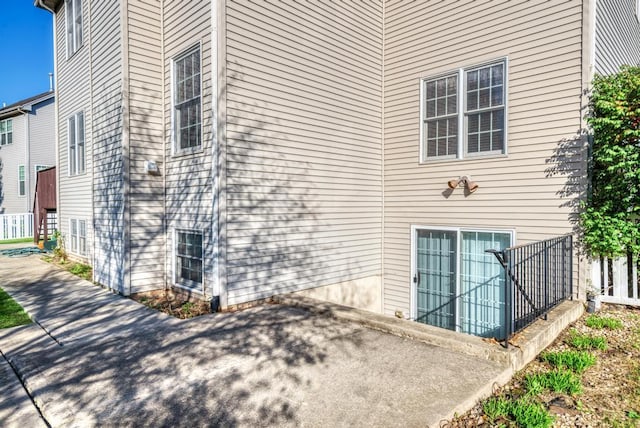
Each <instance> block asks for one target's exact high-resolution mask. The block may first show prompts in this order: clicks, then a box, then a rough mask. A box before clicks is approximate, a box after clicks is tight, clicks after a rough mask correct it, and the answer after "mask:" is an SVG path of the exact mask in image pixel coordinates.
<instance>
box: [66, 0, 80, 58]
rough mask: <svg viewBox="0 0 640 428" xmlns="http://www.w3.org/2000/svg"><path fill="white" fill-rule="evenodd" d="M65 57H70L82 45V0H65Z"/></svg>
mask: <svg viewBox="0 0 640 428" xmlns="http://www.w3.org/2000/svg"><path fill="white" fill-rule="evenodd" d="M65 14H66V17H67V57H71V56H72V55H73V54H74V53H75V52H76V51H77V50H78V49H80V46H82V0H66V1H65Z"/></svg>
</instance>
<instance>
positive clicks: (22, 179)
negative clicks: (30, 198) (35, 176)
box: [18, 165, 27, 197]
mask: <svg viewBox="0 0 640 428" xmlns="http://www.w3.org/2000/svg"><path fill="white" fill-rule="evenodd" d="M18 196H20V197H25V196H27V169H26V167H25V166H24V165H18Z"/></svg>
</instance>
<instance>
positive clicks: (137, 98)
mask: <svg viewBox="0 0 640 428" xmlns="http://www.w3.org/2000/svg"><path fill="white" fill-rule="evenodd" d="M161 5H162V2H161V1H159V0H130V1H128V2H127V15H126V18H125V19H126V28H127V31H126V33H125V34H126V37H127V38H128V40H127V43H126V44H125V46H126V49H127V55H126V56H127V64H126V66H125V67H126V73H127V79H126V82H125V83H124V84H125V87H126V91H127V94H128V96H127V100H128V113H127V119H128V126H127V136H128V159H129V163H128V180H127V182H128V186H129V189H128V193H127V195H128V196H127V197H128V203H129V207H128V216H129V217H128V221H127V223H128V224H127V228H128V233H129V238H128V240H129V241H130V244H129V251H128V256H127V257H128V258H129V260H130V261H129V263H130V276H129V277H128V283H129V284H130V290H129V291H130V292H132V293H136V292H141V291H148V290H155V289H161V288H164V286H165V228H164V197H165V194H164V174H163V173H161V174H158V175H151V174H148V173H147V172H145V162H146V161H154V162H156V164H157V165H158V167H159V169H160V171H163V168H164V148H165V139H164V129H163V126H164V119H163V114H164V113H163V106H164V100H163V95H162V93H163V92H162V91H163V80H162V78H163V71H162V67H163V64H162V40H163V38H162V31H161V24H162V7H161Z"/></svg>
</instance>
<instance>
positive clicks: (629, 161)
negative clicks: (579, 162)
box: [580, 66, 640, 257]
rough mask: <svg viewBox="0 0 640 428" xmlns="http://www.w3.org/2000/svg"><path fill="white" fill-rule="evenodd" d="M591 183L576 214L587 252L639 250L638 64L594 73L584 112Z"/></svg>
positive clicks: (635, 251) (639, 103) (639, 117)
mask: <svg viewBox="0 0 640 428" xmlns="http://www.w3.org/2000/svg"><path fill="white" fill-rule="evenodd" d="M587 123H588V124H589V126H590V128H591V130H592V132H593V144H592V150H591V158H590V165H589V166H590V173H591V189H590V193H589V197H588V198H587V201H586V203H585V206H584V212H583V213H582V214H581V216H580V223H581V226H582V231H583V242H584V244H585V246H586V247H587V248H588V249H589V251H590V252H591V254H594V255H603V256H610V257H613V256H622V255H625V254H627V253H628V252H630V253H633V254H638V253H640V227H638V219H639V218H640V67H629V66H624V67H622V68H621V70H620V71H619V72H618V73H617V74H613V75H609V76H596V78H595V79H594V81H593V90H592V94H591V99H590V112H589V116H588V118H587Z"/></svg>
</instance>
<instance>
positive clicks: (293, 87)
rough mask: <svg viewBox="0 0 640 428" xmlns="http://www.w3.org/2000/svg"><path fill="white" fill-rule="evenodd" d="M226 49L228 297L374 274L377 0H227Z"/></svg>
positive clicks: (378, 206)
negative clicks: (273, 1)
mask: <svg viewBox="0 0 640 428" xmlns="http://www.w3.org/2000/svg"><path fill="white" fill-rule="evenodd" d="M226 49H227V51H226V63H225V64H223V65H224V66H225V67H226V73H227V80H226V85H225V89H226V94H227V98H226V118H227V122H226V130H227V132H226V164H225V167H226V192H227V193H226V195H227V196H226V236H223V237H222V238H221V239H222V241H223V242H225V243H226V251H227V253H226V259H227V266H226V274H227V276H226V280H227V292H228V304H235V303H240V302H244V301H250V300H255V299H259V298H263V297H267V296H271V295H274V294H278V293H284V292H289V291H296V290H303V289H308V288H313V287H319V286H323V285H329V284H336V283H340V282H345V281H349V280H355V279H362V278H368V277H374V276H379V275H380V274H381V234H380V232H381V226H382V225H381V210H382V193H381V190H382V176H381V168H382V163H381V162H382V152H381V141H382V130H381V125H382V116H381V115H382V105H381V103H382V100H381V85H382V81H381V76H382V4H381V2H374V1H369V2H346V1H345V2H291V1H285V2H276V3H270V2H250V1H233V2H227V5H226ZM358 292H359V290H356V289H354V290H350V293H353V294H357V293H358Z"/></svg>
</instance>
